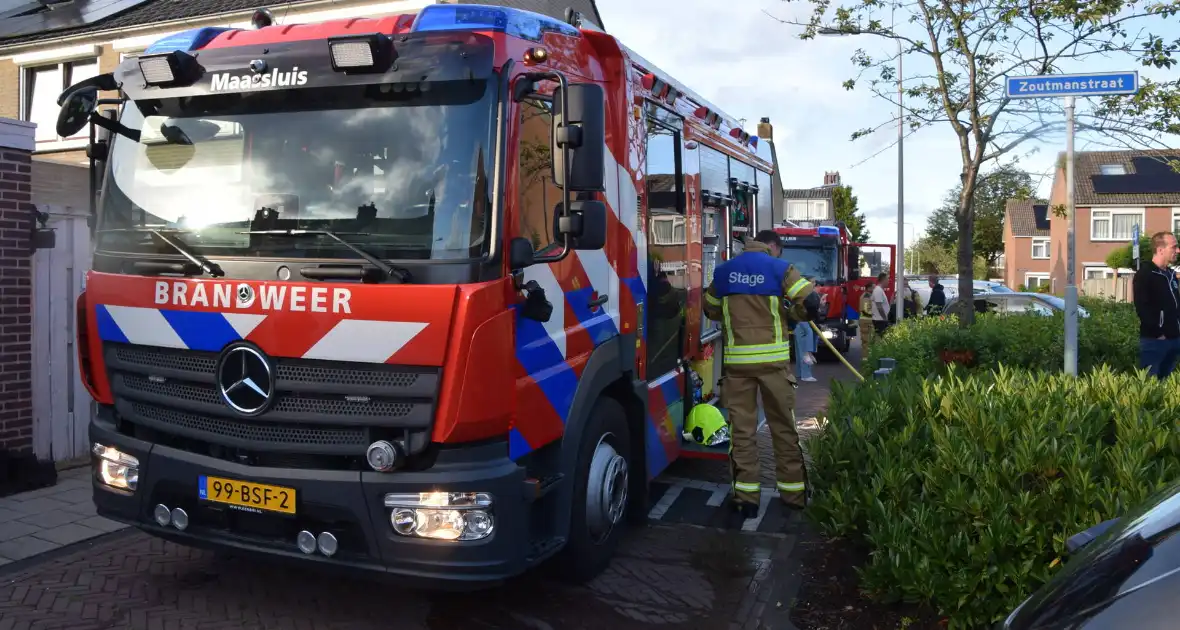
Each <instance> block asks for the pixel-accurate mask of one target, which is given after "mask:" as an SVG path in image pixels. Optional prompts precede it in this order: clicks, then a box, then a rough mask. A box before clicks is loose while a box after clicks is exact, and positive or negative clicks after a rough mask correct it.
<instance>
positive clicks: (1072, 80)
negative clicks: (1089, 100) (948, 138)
mask: <svg viewBox="0 0 1180 630" xmlns="http://www.w3.org/2000/svg"><path fill="white" fill-rule="evenodd" d="M1004 88H1005V89H1004V91H1005V94H1007V96H1008V98H1053V97H1063V96H1115V95H1118V94H1134V93H1135V92H1138V91H1139V73H1138V72H1134V71H1132V72H1100V73H1093V74H1043V75H1040V76H1033V77H1007V81H1006V83H1005V86H1004Z"/></svg>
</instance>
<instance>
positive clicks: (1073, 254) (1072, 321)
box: [1065, 96, 1078, 376]
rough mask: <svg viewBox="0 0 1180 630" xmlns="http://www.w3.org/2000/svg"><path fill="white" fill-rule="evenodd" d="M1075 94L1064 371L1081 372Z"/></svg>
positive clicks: (1069, 115)
mask: <svg viewBox="0 0 1180 630" xmlns="http://www.w3.org/2000/svg"><path fill="white" fill-rule="evenodd" d="M1073 121H1074V97H1073V96H1066V97H1065V211H1066V212H1067V213H1069V223H1068V228H1067V229H1068V232H1067V235H1068V236H1067V237H1066V245H1065V251H1066V258H1067V259H1068V262H1067V263H1066V266H1065V373H1066V374H1069V375H1070V376H1077V375H1078V286H1077V277H1076V275H1077V274H1076V272H1077V266H1078V252H1077V234H1076V230H1077V209H1076V208H1074V195H1073V192H1074V184H1073V135H1074V128H1073Z"/></svg>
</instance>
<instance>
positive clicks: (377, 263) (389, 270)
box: [238, 230, 410, 282]
mask: <svg viewBox="0 0 1180 630" xmlns="http://www.w3.org/2000/svg"><path fill="white" fill-rule="evenodd" d="M238 234H266V235H268V236H327V237H328V238H330V239H332V240H334V241H336V242H337V243H340V244H341V245H343V246H345V247H347V248H348V249H349V250H350V251H351V252H352V253H354V254H356V255H357V256H360V257H361V258H364V259H365V260H367V261H368V262H369V263H371V264H372V265H373V266H374V267H376V268H377V269H380V270H381V273H384V274H385V277H387V278H392V279H394V280H397V281H398V282H405V281H406V280H407V279H409V276H410V272H409V271H407V270H405V269H401V268H400V267H395V266H393V265H391V264H389V263H387V262H385V261H384V260H381V259H380V258H377V257H376V256H374V255H372V254H370V253H369V252H367V251H365V250H363V249H361V248H360V247H357V246H356V245H353V244H352V243H349V242H348V241H346V240H344V239H343V238H340V236H339V235H337V234H336V233H335V232H332V231H331V230H246V231H245V232H238Z"/></svg>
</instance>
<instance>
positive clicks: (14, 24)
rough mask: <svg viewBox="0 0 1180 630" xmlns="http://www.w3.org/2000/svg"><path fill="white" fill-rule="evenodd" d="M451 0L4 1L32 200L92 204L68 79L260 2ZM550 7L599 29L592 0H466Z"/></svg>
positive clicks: (347, 4) (402, 5)
mask: <svg viewBox="0 0 1180 630" xmlns="http://www.w3.org/2000/svg"><path fill="white" fill-rule="evenodd" d="M436 1H438V2H448V1H450V0H384V1H374V0H303V1H300V0H295V1H293V2H289V3H285V4H276V3H274V2H273V0H272V2H267V1H266V0H183V1H181V0H73V2H72V3H70V4H69V5H59V4H58V3H54V2H50V1H49V0H23V1H22V0H17V2H16V5H12V6H9V5H6V6H5V7H4V8H2V9H0V117H6V118H12V119H17V120H23V121H28V122H33V123H36V124H37V129H36V150H35V152H34V161H33V180H34V182H54V183H55V186H53V187H52V188H50V187H46V186H42V185H38V184H34V186H35V189H34V199H33V201H34V203H36V204H38V205H41V204H54V205H63V206H73V207H79V208H80V207H86V205H87V203H88V201H87V195H88V191H89V184H88V179H87V173H86V171H85V169H84V168H80V167H83V166H85V165H86V164H87V162H86V155H85V146H86V141H87V135H86V132H85V131H84V132H83V133H82V134H80V135H79V136H77V137H73V138H59V137H58V136H57V134H56V133H55V131H54V127H55V126H56V121H57V114H58V107H57V104H56V99H57V95H58V94H60V93H61V91H62V90H63V89H65V88H66V87H68V86H69V85H71V84H73V83H76V82H78V81H80V80H82V79H85V78H88V77H91V76H94V75H96V74H99V73H102V72H110V71H111V70H113V69H114V68H115V66H116V65H118V64H119V63H120V61H122V60H123V59H125V58H127V57H129V56H135V55H136V54H138V53H140V52H142V51H143V50H144V49H145V48H146V47H147V46H148V45H150V44H151V43H152V42H154V41H156V40H157V39H160V38H161V37H164V36H166V35H169V34H171V33H175V32H179V31H184V30H187V29H190V28H196V27H201V26H236V27H243V28H249V24H250V15H251V14H252V12H253V11H254V10H255V9H258V8H262V7H266V8H270V9H271V10H272V11H273V13H274V15H275V17H276V21H277V22H279V23H281V24H289V23H293V22H312V21H319V20H331V19H342V18H350V17H368V16H376V15H392V14H397V13H415V12H417V11H418V10H420V9H421V8H422V7H423V6H426V5H428V4H435V3H436ZM467 1H468V2H473V3H475V4H500V5H507V6H512V7H516V8H521V9H526V10H530V11H536V12H539V13H545V14H547V15H551V16H553V17H557V18H559V19H561V18H563V17H564V13H565V9H566V7H571V8H573V9H574V10H576V11H580V12H581V13H582V14H583V16H584V18H585V19H586V20H587V21H588V22H592V23H594V25H596V26H599V27H601V25H602V17H601V16H600V15H599V13H598V8H597V6H595V3H594V0H499V1H495V0H467Z"/></svg>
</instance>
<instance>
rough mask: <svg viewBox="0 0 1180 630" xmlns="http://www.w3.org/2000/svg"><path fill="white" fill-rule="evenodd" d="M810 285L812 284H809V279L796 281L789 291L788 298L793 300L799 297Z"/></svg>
mask: <svg viewBox="0 0 1180 630" xmlns="http://www.w3.org/2000/svg"><path fill="white" fill-rule="evenodd" d="M808 284H810V283H809V282H807V278H799V279H798V280H796V281H795V284H792V285H791V288H789V289H787V297H790V298H793V297H795V296H796V295H799V292H800V291H802V290H803V289H806V288H807V285H808Z"/></svg>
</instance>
